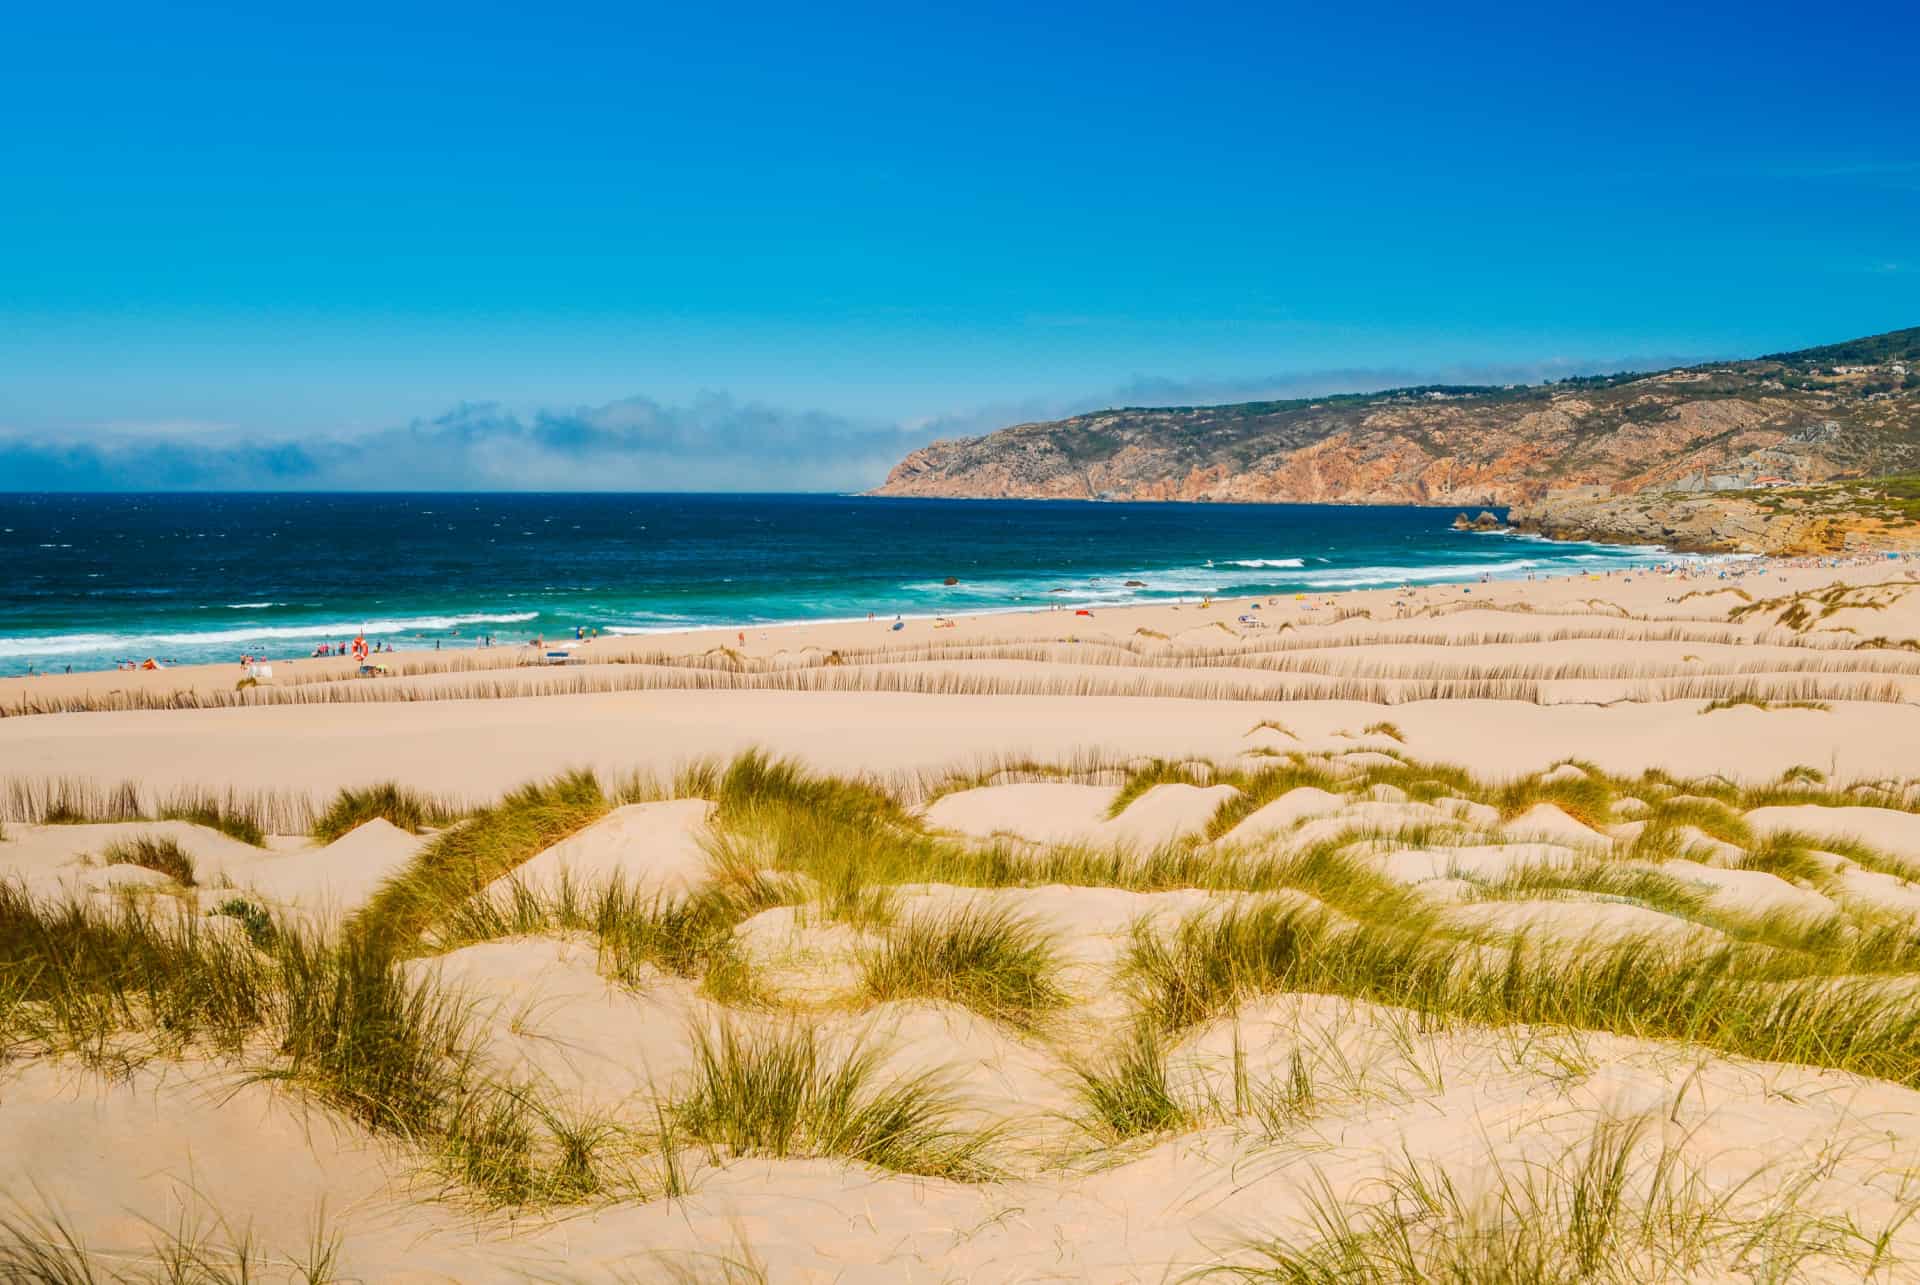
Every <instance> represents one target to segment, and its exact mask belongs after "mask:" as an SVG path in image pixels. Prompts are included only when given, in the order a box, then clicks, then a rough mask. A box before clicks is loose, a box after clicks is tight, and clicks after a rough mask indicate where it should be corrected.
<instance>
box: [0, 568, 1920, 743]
mask: <svg viewBox="0 0 1920 1285" xmlns="http://www.w3.org/2000/svg"><path fill="white" fill-rule="evenodd" d="M1910 560H1911V555H1902V556H1901V559H1900V561H1899V562H1898V563H1889V564H1888V565H1890V566H1892V565H1898V566H1900V567H1901V568H1902V570H1903V572H1904V571H1905V568H1906V564H1907V562H1908V561H1910ZM1885 561H1886V558H1885V555H1849V556H1846V557H1831V558H1767V557H1742V556H1737V555H1735V556H1730V555H1702V556H1695V555H1681V556H1677V557H1674V558H1671V559H1669V560H1667V561H1663V562H1659V563H1654V564H1645V565H1636V566H1632V567H1617V566H1616V567H1609V568H1607V569H1605V570H1595V571H1582V572H1571V573H1567V574H1562V575H1551V576H1547V575H1541V576H1535V577H1534V578H1531V579H1529V578H1516V579H1488V580H1474V581H1471V582H1463V581H1446V582H1430V583H1427V584H1416V585H1412V586H1410V587H1402V586H1381V587H1372V588H1350V589H1340V590H1323V591H1319V592H1314V593H1306V592H1298V593H1289V594H1284V595H1283V594H1277V593H1276V594H1266V593H1263V594H1258V595H1245V594H1242V595H1235V596H1233V597H1227V598H1218V599H1202V598H1198V597H1195V598H1189V599H1186V600H1182V601H1171V600H1163V601H1158V602H1146V603H1139V602H1133V603H1126V604H1121V605H1108V604H1102V603H1094V604H1091V605H1086V604H1082V603H1080V602H1078V601H1073V602H1069V601H1065V600H1062V601H1058V602H1054V603H1050V604H1048V605H1046V606H1044V607H1006V608H994V607H989V608H981V609H978V610H975V611H968V612H955V613H946V614H940V613H927V614H917V615H906V614H904V613H903V614H901V615H899V616H897V617H894V616H881V615H878V614H877V613H876V615H875V616H874V617H872V618H870V619H858V618H855V619H845V618H835V619H826V620H794V621H778V622H762V623H753V624H746V623H739V624H732V625H726V626H718V625H708V626H698V627H693V628H677V629H675V628H668V629H661V630H658V631H650V632H645V633H637V632H636V633H620V634H615V633H611V632H608V633H603V634H601V635H600V636H599V637H598V638H588V639H585V640H579V641H576V640H574V639H571V638H566V639H559V640H551V641H545V642H544V643H543V645H542V646H541V647H540V648H538V649H537V650H536V649H535V647H534V646H533V644H532V643H530V642H515V643H504V642H503V643H498V644H496V645H493V646H478V645H465V646H451V647H443V648H441V649H438V650H429V649H424V648H421V649H405V650H396V651H392V652H382V653H376V654H375V656H374V657H373V661H374V663H377V664H382V665H387V666H389V667H390V668H391V669H392V670H393V671H395V672H393V673H390V674H388V675H384V676H379V677H374V678H359V677H357V676H356V675H357V671H358V669H359V667H360V662H358V661H356V660H354V659H352V658H350V657H340V656H330V657H312V656H296V657H291V658H288V657H277V656H276V657H268V658H265V659H264V660H263V662H262V663H265V664H267V665H270V666H271V667H272V670H273V673H272V682H271V684H270V686H272V687H275V688H282V689H284V688H290V687H301V686H307V685H310V684H313V683H336V682H352V683H355V684H358V683H363V682H364V683H369V684H376V683H392V682H398V681H400V680H403V679H414V678H431V677H434V676H440V675H454V674H459V673H485V672H492V671H523V670H533V671H539V672H545V673H551V674H552V675H554V676H555V677H556V678H558V677H560V676H562V675H566V674H570V673H577V672H579V671H580V670H581V669H583V668H591V667H593V666H595V665H623V664H632V663H636V662H641V661H645V660H652V661H654V662H656V663H657V662H659V661H660V660H661V659H662V658H672V657H694V656H702V655H710V654H712V653H714V652H715V651H724V652H732V653H735V654H737V655H738V656H740V657H741V658H743V659H745V660H749V661H753V662H767V661H777V660H779V659H780V658H782V657H797V656H802V655H804V654H806V653H817V654H827V653H833V652H837V651H848V652H866V651H870V650H873V649H881V650H884V649H886V648H888V647H892V646H914V645H922V646H924V645H939V644H971V643H985V642H1003V643H1021V642H1062V641H1080V640H1085V641H1099V640H1107V641H1112V640H1116V639H1123V640H1135V641H1137V640H1139V639H1141V638H1143V637H1145V638H1155V637H1159V638H1168V639H1171V638H1175V637H1178V636H1180V635H1193V634H1195V632H1196V631H1202V630H1204V631H1209V632H1208V633H1207V634H1206V635H1205V640H1204V641H1203V640H1202V639H1201V638H1198V637H1196V638H1191V639H1189V641H1190V642H1192V643H1193V644H1194V645H1200V646H1206V647H1223V646H1229V645H1230V643H1231V640H1232V638H1235V637H1241V636H1244V635H1252V634H1254V633H1255V632H1257V631H1259V630H1261V629H1267V630H1274V629H1282V630H1286V629H1309V628H1314V627H1324V626H1326V625H1329V624H1334V623H1337V622H1338V620H1339V619H1340V618H1341V617H1343V616H1346V615H1355V616H1364V617H1365V618H1367V619H1369V620H1371V621H1374V622H1379V623H1384V622H1390V621H1396V620H1411V619H1415V618H1421V617H1432V618H1434V619H1436V620H1438V619H1441V618H1443V617H1444V616H1445V615H1447V614H1451V613H1452V612H1456V611H1460V610H1467V609H1472V608H1480V609H1485V610H1492V611H1503V612H1516V611H1517V612H1554V613H1559V614H1568V613H1572V614H1580V615H1592V614H1607V615H1611V614H1615V613H1613V612H1601V613H1596V612H1595V610H1594V608H1593V607H1592V606H1591V605H1590V602H1584V603H1583V602H1582V600H1581V587H1583V586H1590V585H1595V584H1610V585H1611V586H1613V589H1612V590H1611V592H1613V593H1614V594H1615V595H1616V596H1624V597H1625V598H1626V599H1627V600H1629V601H1633V602H1635V603H1637V604H1638V605H1640V606H1642V607H1643V608H1648V609H1655V608H1660V607H1662V606H1668V605H1671V604H1670V603H1663V602H1662V599H1663V598H1668V599H1670V598H1671V597H1673V596H1676V595H1666V594H1661V593H1654V592H1650V591H1651V590H1653V589H1654V588H1655V585H1656V583H1657V584H1661V585H1664V584H1669V583H1670V584H1674V585H1677V586H1686V588H1685V589H1683V590H1682V592H1683V593H1684V592H1696V593H1697V592H1699V591H1700V588H1702V587H1704V586H1706V585H1708V584H1712V585H1723V586H1725V587H1727V588H1736V587H1738V586H1739V585H1741V584H1743V583H1747V582H1749V581H1752V582H1756V583H1757V582H1758V581H1760V580H1766V579H1767V578H1769V577H1779V578H1780V585H1781V587H1782V588H1800V587H1804V586H1805V585H1807V584H1809V583H1813V582H1823V583H1824V582H1828V581H1832V580H1844V579H1846V578H1847V576H1846V573H1847V572H1848V571H1851V570H1854V569H1858V568H1862V567H1867V566H1877V565H1880V564H1881V563H1882V562H1885ZM1788 577H1792V579H1791V580H1790V579H1789V578H1788ZM1629 585H1632V586H1634V588H1635V590H1636V591H1633V592H1625V593H1624V594H1623V592H1622V591H1624V590H1626V587H1627V586H1629ZM1769 588H1772V586H1771V585H1770V586H1769ZM1706 592H1708V593H1711V592H1714V591H1713V590H1711V589H1707V590H1706ZM1743 592H1744V591H1743ZM1695 601H1699V599H1698V598H1696V599H1695ZM1203 604H1204V605H1203ZM1621 610H1628V611H1631V610H1632V608H1629V607H1625V606H1624V604H1623V606H1622V608H1621ZM1256 612H1257V613H1259V614H1258V615H1255V613H1256ZM1081 613H1086V614H1081ZM1643 614H1644V613H1643ZM1249 619H1251V620H1255V621H1258V622H1259V623H1257V624H1252V625H1248V624H1247V623H1245V622H1246V621H1247V620H1249ZM896 620H898V621H899V623H900V626H901V627H900V628H898V629H896V628H894V622H895V621H896ZM1219 630H1225V631H1226V632H1225V633H1219V634H1217V636H1215V632H1214V631H1219ZM559 650H565V651H568V652H569V653H571V659H570V660H569V662H568V663H566V664H548V663H546V661H545V653H546V652H548V651H559ZM246 673H247V671H246V670H244V669H243V668H242V667H241V666H240V665H239V664H238V663H237V658H236V661H226V662H213V663H206V664H189V665H180V666H168V667H163V668H160V669H156V670H124V669H122V670H114V669H104V670H75V671H73V672H72V673H58V674H54V673H45V672H42V673H36V674H31V675H9V676H6V677H0V718H5V717H21V716H28V717H30V716H32V715H33V714H34V713H36V712H38V711H39V710H40V709H41V708H46V707H51V708H56V709H57V708H65V707H68V706H69V705H70V704H84V703H86V702H90V701H96V700H97V701H101V702H107V701H110V700H116V699H117V700H122V701H132V702H135V703H137V704H138V705H139V706H140V707H142V708H146V707H150V706H151V704H152V703H153V702H156V701H160V700H163V699H165V698H167V697H169V696H173V695H178V696H180V697H181V698H183V699H193V698H199V699H206V698H210V697H214V696H222V697H227V698H231V696H232V694H233V693H234V691H235V687H236V684H237V683H238V682H239V681H240V680H241V679H242V678H243V677H245V676H246ZM270 703H273V702H271V701H268V700H262V701H261V702H260V704H261V705H263V706H264V705H267V704H270Z"/></svg>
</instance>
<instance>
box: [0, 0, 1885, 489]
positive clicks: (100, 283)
mask: <svg viewBox="0 0 1920 1285" xmlns="http://www.w3.org/2000/svg"><path fill="white" fill-rule="evenodd" d="M293 8H296V7H292V6H260V5H251V6H240V5H233V6H209V5H203V4H191V3H187V4H168V5H151V4H140V5H135V4H122V3H114V2H112V0H108V2H105V3H99V4H93V5H88V6H53V5H39V6H31V7H26V8H21V9H19V10H17V11H15V12H13V13H12V14H10V16H9V19H8V21H7V26H6V41H5V47H4V50H0V486H5V485H8V481H7V479H6V477H5V476H4V473H5V472H12V473H13V474H14V481H13V483H12V484H13V485H48V486H53V485H102V486H113V485H138V484H142V479H143V478H145V480H146V481H148V482H151V481H153V480H154V479H155V478H156V477H157V478H158V479H159V480H160V481H162V482H164V483H165V484H167V485H182V486H191V485H269V484H275V482H276V480H278V481H279V482H283V483H286V484H316V485H317V484H322V483H327V484H333V483H337V484H342V485H363V484H364V485H380V484H382V477H381V475H380V474H379V473H378V472H377V471H372V472H368V473H366V474H365V475H364V476H362V475H357V474H354V473H353V472H352V470H350V469H349V470H347V471H346V472H341V471H340V467H341V466H338V465H337V464H329V465H327V469H328V470H331V471H325V472H324V473H323V474H314V473H311V472H310V471H309V472H305V473H303V471H302V465H301V463H300V459H301V456H300V452H301V451H302V450H304V449H306V448H314V447H319V446H326V445H327V444H330V443H336V442H341V441H358V442H384V443H386V444H387V445H388V446H392V444H393V443H394V442H395V441H397V440H398V439H397V438H396V437H395V434H400V433H404V434H405V435H406V438H407V440H409V441H412V442H415V443H416V444H418V443H425V444H426V445H425V446H424V447H423V449H426V450H429V451H432V452H434V453H435V454H436V455H439V454H444V453H445V452H454V453H456V454H457V455H458V457H457V458H455V459H454V460H453V461H452V462H451V463H449V464H447V465H446V469H447V472H446V475H445V477H444V478H443V479H442V480H444V481H445V482H446V483H447V484H449V485H462V484H471V485H513V484H532V483H533V482H538V483H539V484H543V485H624V486H641V485H644V486H649V487H672V486H701V487H704V486H713V485H723V486H724V485H769V484H781V483H786V484H791V485H805V486H826V487H837V486H852V485H860V484H864V483H869V482H872V481H875V480H877V477H875V476H874V475H873V474H874V472H875V470H878V471H879V472H881V473H883V472H884V469H885V465H886V463H887V462H889V461H890V458H891V457H892V456H893V455H895V454H897V453H898V451H899V450H900V449H903V448H904V447H905V446H906V445H911V444H917V443H918V442H920V441H923V440H926V439H927V438H928V437H930V436H932V435H935V434H937V433H943V432H954V431H980V430H983V429H985V428H990V427H994V426H997V425H998V424H1001V423H1005V422H1011V421H1013V420H1016V419H1021V418H1034V417H1040V416H1044V415H1049V414H1056V413H1063V412H1067V411H1072V410H1078V409H1084V408H1089V407H1093V406H1098V405H1102V404H1109V403H1111V402H1114V401H1163V402H1165V401H1183V400H1232V399H1234V398H1237V397H1247V396H1255V395H1260V394H1263V393H1270V392H1285V391H1293V390H1316V389H1320V388H1332V387H1352V386H1366V385H1367V384H1368V383H1369V382H1373V381H1385V382H1393V381H1395V380H1399V379H1402V378H1418V377H1447V378H1461V377H1469V378H1470V377H1476V376H1483V377H1489V378H1515V377H1525V376H1529V375H1533V374H1539V373H1555V372H1564V371H1567V370H1572V369H1593V368H1610V367H1617V366H1619V365H1620V364H1622V363H1627V364H1638V363H1640V362H1646V361H1654V360H1672V359H1680V358H1691V357H1705V356H1728V355H1738V354H1743V353H1751V352H1755V351H1765V350H1772V349H1777V348H1782V347H1789V346H1795V345H1799V344H1803V343H1815V342H1823V341H1828V340H1834V339H1840V338H1845V337H1850V336H1853V335H1857V334H1865V333H1871V332H1875V331H1879V330H1885V329H1891V328H1895V327H1900V326H1907V325H1913V324H1916V323H1920V92H1917V91H1916V90H1915V88H1914V83H1915V73H1916V61H1917V59H1916V55H1915V52H1914V50H1915V49H1916V47H1920V46H1917V42H1920V19H1917V18H1916V17H1915V16H1914V14H1913V13H1912V11H1911V6H1910V5H1894V4H1880V3H1866V4H1861V5H1855V6H1849V7H1843V8H1837V9H1833V10H1824V11H1823V10H1817V9H1808V8H1806V7H1805V6H1793V7H1785V6H1780V7H1775V6H1769V5H1754V4H1740V5H1734V4H1730V3H1729V4H1719V5H1709V6H1704V7H1695V8H1693V9H1692V10H1691V11H1683V9H1682V7H1670V6H1667V5H1660V6H1651V5H1648V6H1638V5H1610V6H1580V7H1577V8H1576V7H1555V6H1535V7H1529V8H1524V9H1522V8H1507V7H1501V8H1492V7H1476V6H1471V5H1468V6H1451V7H1447V6H1433V5H1419V6H1413V5H1396V4H1386V5H1372V6H1359V5H1347V6H1319V5H1316V6H1297V7H1296V6H1282V5H1271V4H1269V5H1245V6H1224V5H1208V4H1198V5H1191V4H1190V5H1184V6H1179V7H1174V6H1166V5H1135V4H1102V5H1098V6H1093V5H1087V6H1078V7H1059V6H1056V7H1046V6H1031V5H1018V6H1013V5H997V4H975V5H969V6H950V7H947V8H946V9H944V10H941V11H934V10H932V9H931V8H928V9H922V8H921V7H918V6H902V5H874V6H870V7H859V6H829V5H815V6H797V5H779V6H759V5H752V4H748V5H738V6H733V7H719V6H676V7H674V8H671V9H668V8H654V7H649V6H645V5H633V4H619V5H611V4H610V5H604V6H601V5H582V4H548V5H544V6H526V5H513V6H508V5H492V4H486V3H462V4H460V5H457V6H456V5H446V6H430V5H406V4H399V5H391V4H390V5H382V6H378V7H372V6H368V7H360V6H355V5H352V4H330V5H326V6H299V7H297V8H298V10H299V11H298V13H275V12H272V10H276V9H289V10H290V9H293ZM1556 8H1558V10H1559V11H1557V12H1556V11H1555V10H1556ZM609 422H617V423H619V424H621V425H623V426H626V427H625V428H624V429H623V430H622V431H623V432H625V433H627V436H625V437H622V436H619V435H617V434H616V435H615V437H614V438H611V439H609V438H606V436H605V435H604V434H601V436H600V437H598V438H596V439H595V440H597V441H601V442H603V443H604V442H606V441H608V440H611V441H614V442H616V444H622V445H621V452H616V453H615V456H614V457H613V458H603V456H605V455H606V452H600V454H599V455H595V456H593V457H592V458H591V459H588V460H585V461H583V459H582V458H581V453H580V452H579V451H572V452H571V453H570V448H569V447H568V446H567V445H566V443H567V442H569V441H573V440H575V439H577V438H579V437H580V434H579V433H577V432H553V431H545V432H542V431H540V426H541V425H547V426H548V428H549V429H551V427H552V426H553V425H555V424H561V423H569V424H580V423H588V424H597V425H602V426H604V425H605V424H606V423H609ZM482 423H485V424H492V425H494V426H496V429H498V426H500V425H507V426H509V429H510V430H511V431H509V432H507V433H506V437H507V438H509V439H510V440H511V442H512V444H513V447H514V449H513V450H510V451H506V452H504V453H502V452H500V451H498V450H496V451H495V455H496V456H497V458H493V459H491V461H489V460H488V459H487V458H484V457H485V453H486V451H487V450H489V449H492V448H495V447H498V445H499V442H500V441H501V440H502V437H501V434H500V433H499V432H497V431H496V432H494V433H493V434H492V435H488V434H487V433H481V432H478V430H475V429H474V428H473V426H474V425H476V424H482ZM636 424H637V425H639V426H640V427H639V428H638V429H637V430H634V429H633V426H634V425H636ZM595 431H596V432H598V431H599V430H597V429H596V430H595ZM636 431H637V433H638V436H637V437H636V436H633V433H634V432H636ZM586 436H588V437H593V436H594V434H593V433H588V434H587V435H586ZM762 440H764V441H766V442H768V443H770V444H772V445H773V447H775V448H776V449H771V450H769V451H764V452H762V451H757V450H756V449H755V445H756V443H757V442H760V441H762ZM556 443H558V445H555V444H556ZM288 450H291V451H293V452H294V454H293V455H292V456H291V457H290V456H288V455H287V454H286V453H285V452H286V451H288ZM276 452H279V453H280V454H278V455H276ZM463 452H464V454H461V453H463ZM590 454H591V453H590ZM622 454H624V459H623V458H621V456H622ZM469 455H470V456H471V458H468V456H469ZM761 457H764V458H761ZM275 458H278V459H281V460H282V461H283V467H281V469H280V470H279V471H278V472H276V471H275V469H274V468H273V467H272V466H271V465H270V464H263V463H262V462H261V461H262V460H263V459H264V460H272V459H275ZM329 458H332V457H329ZM289 460H290V461H291V462H287V461H289ZM756 461H758V462H756ZM768 461H772V462H768ZM156 470H157V472H156ZM489 470H491V471H489ZM436 476H438V475H436ZM303 478H304V479H305V481H304V482H303V481H302V479H303ZM388 484H391V483H390V482H389V483H388Z"/></svg>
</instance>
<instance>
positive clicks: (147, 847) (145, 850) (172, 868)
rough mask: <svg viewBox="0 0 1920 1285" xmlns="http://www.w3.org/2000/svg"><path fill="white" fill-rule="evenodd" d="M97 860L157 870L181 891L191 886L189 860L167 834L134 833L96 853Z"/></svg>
mask: <svg viewBox="0 0 1920 1285" xmlns="http://www.w3.org/2000/svg"><path fill="white" fill-rule="evenodd" d="M100 861H101V864H103V865H109V866H140V867H142V868H143V869H147V870H154V871H158V872H159V873H160V874H163V875H165V876H166V877H167V878H169V879H171V880H173V881H174V882H175V883H177V884H179V885H180V886H181V887H183V888H191V887H193V884H194V877H193V857H192V856H191V855H189V854H188V852H187V850H186V849H185V848H183V847H181V846H180V841H179V840H178V839H175V838H174V837H173V836H171V835H153V834H138V835H134V836H133V837H132V838H130V839H115V840H113V841H112V842H111V843H109V844H107V846H106V847H104V848H102V849H101V850H100Z"/></svg>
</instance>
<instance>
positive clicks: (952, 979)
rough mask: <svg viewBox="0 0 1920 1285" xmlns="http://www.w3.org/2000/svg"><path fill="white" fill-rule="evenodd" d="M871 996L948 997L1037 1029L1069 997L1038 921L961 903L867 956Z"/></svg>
mask: <svg viewBox="0 0 1920 1285" xmlns="http://www.w3.org/2000/svg"><path fill="white" fill-rule="evenodd" d="M860 968H861V985H862V987H863V989H864V991H865V993H866V996H867V998H868V999H871V1000H874V1001H876V1002H884V1001H887V1000H895V999H908V998H922V999H939V1000H949V1001H952V1002H953V1003H956V1004H962V1005H965V1006H966V1007H968V1008H970V1009H973V1010H974V1011H975V1012H977V1013H981V1014H984V1015H985V1016H988V1017H992V1018H995V1019H998V1020H1000V1021H1004V1022H1009V1023H1012V1024H1014V1025H1017V1026H1031V1025H1032V1024H1033V1023H1034V1022H1035V1021H1036V1020H1037V1019H1038V1018H1039V1017H1040V1015H1041V1014H1043V1013H1045V1012H1046V1011H1047V1010H1049V1009H1053V1008H1058V1007H1059V1006H1060V1005H1061V1004H1063V1003H1065V1002H1066V999H1067V995H1066V992H1065V991H1063V990H1062V989H1061V987H1060V984H1059V980H1058V977H1059V972H1060V960H1059V956H1058V953H1057V952H1056V950H1055V948H1054V946H1053V944H1052V942H1050V941H1049V940H1048V938H1047V935H1046V934H1045V932H1043V931H1042V930H1041V929H1040V927H1039V926H1038V925H1036V924H1035V923H1034V922H1033V921H1032V920H1030V919H1023V918H1021V917H1019V916H1017V915H1015V914H1013V913H1011V912H1010V911H1007V910H1005V909H981V908H978V907H975V906H961V907H959V908H957V909H953V910H948V911H945V912H942V913H936V914H930V915H923V916H920V917H918V918H915V919H912V920H909V921H908V922H906V923H903V924H899V925H897V926H896V927H895V928H894V929H893V930H892V931H891V932H889V933H888V934H887V936H886V939H885V940H884V942H883V943H882V944H881V945H879V946H878V947H876V948H873V949H870V950H868V951H866V952H863V954H862V956H861V959H860Z"/></svg>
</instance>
